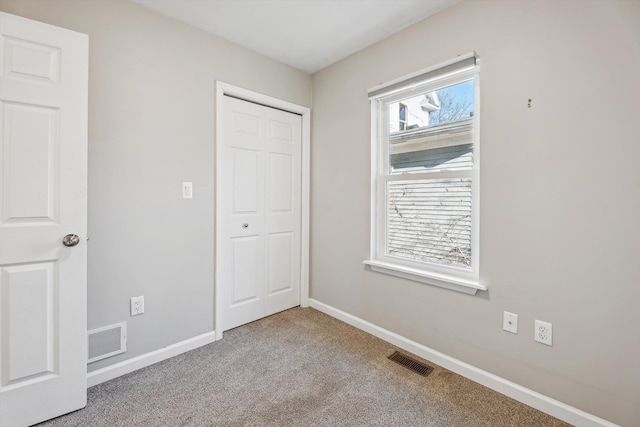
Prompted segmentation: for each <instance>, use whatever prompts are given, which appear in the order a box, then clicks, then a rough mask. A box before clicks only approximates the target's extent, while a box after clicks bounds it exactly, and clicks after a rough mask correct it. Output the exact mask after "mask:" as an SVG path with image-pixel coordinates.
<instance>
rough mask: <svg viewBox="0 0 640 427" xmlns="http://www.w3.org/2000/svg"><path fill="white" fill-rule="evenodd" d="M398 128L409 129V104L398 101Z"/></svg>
mask: <svg viewBox="0 0 640 427" xmlns="http://www.w3.org/2000/svg"><path fill="white" fill-rule="evenodd" d="M398 130H407V106H406V105H405V104H403V103H402V102H400V103H398Z"/></svg>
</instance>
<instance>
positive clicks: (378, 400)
mask: <svg viewBox="0 0 640 427" xmlns="http://www.w3.org/2000/svg"><path fill="white" fill-rule="evenodd" d="M395 350H396V348H394V346H392V345H390V344H388V343H386V342H384V341H382V340H380V339H378V338H375V337H373V336H371V335H369V334H367V333H365V332H362V331H360V330H358V329H355V328H353V327H351V326H349V325H347V324H345V323H342V322H340V321H338V320H335V319H333V318H331V317H329V316H326V315H324V314H322V313H320V312H318V311H316V310H313V309H310V308H304V309H303V308H294V309H292V310H288V311H285V312H282V313H279V314H276V315H274V316H271V317H268V318H265V319H262V320H259V321H257V322H254V323H251V324H248V325H245V326H242V327H239V328H236V329H234V330H231V331H228V332H226V333H225V334H224V338H223V339H222V340H221V341H218V342H215V343H213V344H210V345H207V346H205V347H201V348H199V349H197V350H194V351H191V352H189V353H185V354H183V355H180V356H177V357H174V358H172V359H169V360H166V361H164V362H161V363H158V364H155V365H153V366H150V367H148V368H145V369H142V370H139V371H136V372H134V373H131V374H129V375H125V376H123V377H120V378H117V379H115V380H112V381H109V382H106V383H103V384H100V385H97V386H95V387H92V388H90V389H89V396H88V397H89V403H88V405H87V407H86V408H85V409H83V410H80V411H77V412H74V413H72V414H69V415H66V416H63V417H60V418H57V419H55V420H52V421H49V422H47V423H44V424H42V425H46V426H438V427H442V426H456V427H457V426H517V427H526V426H536V427H541V426H567V425H568V424H566V423H563V422H561V421H559V420H557V419H554V418H552V417H550V416H548V415H545V414H543V413H542V412H539V411H537V410H535V409H532V408H530V407H528V406H525V405H523V404H521V403H518V402H516V401H514V400H512V399H509V398H507V397H505V396H502V395H500V394H498V393H496V392H494V391H492V390H490V389H487V388H486V387H483V386H481V385H478V384H476V383H474V382H472V381H469V380H467V379H465V378H463V377H461V376H459V375H456V374H454V373H452V372H450V371H447V370H445V369H443V368H440V367H437V366H435V365H433V364H432V363H428V364H429V365H431V366H434V367H435V370H434V371H433V372H432V373H431V374H430V375H429V376H427V377H423V376H420V375H418V374H416V373H414V372H412V371H410V370H408V369H406V368H404V367H402V366H400V365H398V364H396V363H394V362H392V361H390V360H388V359H387V357H388V356H389V355H391V354H392V353H393V352H394V351H395Z"/></svg>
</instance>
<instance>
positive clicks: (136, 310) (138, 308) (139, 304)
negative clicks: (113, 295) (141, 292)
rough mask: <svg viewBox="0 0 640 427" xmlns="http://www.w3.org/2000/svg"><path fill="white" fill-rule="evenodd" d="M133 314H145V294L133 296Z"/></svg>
mask: <svg viewBox="0 0 640 427" xmlns="http://www.w3.org/2000/svg"><path fill="white" fill-rule="evenodd" d="M130 308H131V315H132V316H137V315H139V314H144V296H139V297H133V298H131V307H130Z"/></svg>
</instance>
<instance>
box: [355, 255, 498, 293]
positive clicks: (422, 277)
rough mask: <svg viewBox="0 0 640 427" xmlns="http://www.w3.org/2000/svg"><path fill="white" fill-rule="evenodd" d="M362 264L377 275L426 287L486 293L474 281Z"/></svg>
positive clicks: (371, 262)
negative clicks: (424, 284) (394, 277)
mask: <svg viewBox="0 0 640 427" xmlns="http://www.w3.org/2000/svg"><path fill="white" fill-rule="evenodd" d="M363 263H364V264H366V265H368V266H369V267H371V270H373V271H377V272H378V273H384V274H389V275H391V276H396V277H402V278H404V279H409V280H414V281H416V282H421V283H426V284H428V285H433V286H439V287H441V288H446V289H451V290H452V291H457V292H462V293H465V294H469V295H475V294H476V292H478V291H486V290H487V287H486V286H484V285H481V284H480V283H479V282H477V281H474V280H466V279H462V278H458V277H453V276H447V275H445V274H438V273H431V272H426V271H424V270H419V269H417V268H411V267H405V266H402V265H398V264H391V263H388V262H382V261H375V260H365V261H363Z"/></svg>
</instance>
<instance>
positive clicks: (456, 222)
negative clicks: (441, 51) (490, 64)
mask: <svg viewBox="0 0 640 427" xmlns="http://www.w3.org/2000/svg"><path fill="white" fill-rule="evenodd" d="M478 81H479V64H478V60H477V57H476V55H475V54H468V55H465V56H461V57H458V58H456V59H455V60H454V61H450V62H447V63H445V64H441V65H439V66H437V67H434V68H432V69H428V70H423V71H421V72H419V73H416V74H413V75H411V76H408V77H406V78H402V79H399V80H395V81H393V82H390V83H388V84H385V85H381V86H378V87H376V88H373V89H372V90H370V91H369V98H370V101H371V121H372V127H371V131H372V132H371V137H372V174H373V179H372V195H371V196H372V221H371V228H372V229H371V254H370V259H369V260H367V261H365V263H366V264H369V265H370V266H371V268H372V269H373V270H374V271H378V272H382V273H387V274H392V275H395V276H400V277H404V278H408V279H412V280H416V281H419V282H423V283H428V284H432V285H436V286H441V287H445V288H449V289H454V290H458V291H461V292H466V293H470V294H475V293H476V292H477V291H478V290H486V288H485V287H484V286H483V285H481V284H480V282H479V272H478V260H479V254H478V247H479V244H478V237H479V230H478V219H479V184H480V183H479V169H478V167H479V148H480V147H479V131H478V128H479V113H480V112H479V88H478ZM398 119H400V120H398Z"/></svg>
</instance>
